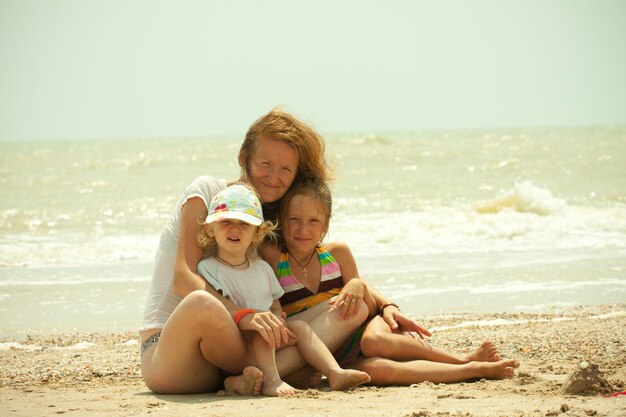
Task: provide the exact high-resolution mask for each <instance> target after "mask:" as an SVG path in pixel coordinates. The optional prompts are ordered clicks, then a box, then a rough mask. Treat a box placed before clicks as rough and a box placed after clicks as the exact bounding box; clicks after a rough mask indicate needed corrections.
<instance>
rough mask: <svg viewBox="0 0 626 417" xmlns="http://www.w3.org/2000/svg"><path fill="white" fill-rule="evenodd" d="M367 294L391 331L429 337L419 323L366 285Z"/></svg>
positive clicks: (369, 285) (370, 286) (426, 330)
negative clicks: (368, 293)
mask: <svg viewBox="0 0 626 417" xmlns="http://www.w3.org/2000/svg"><path fill="white" fill-rule="evenodd" d="M367 286H368V288H369V292H370V294H371V295H372V297H373V298H374V300H375V301H376V305H377V306H378V307H377V308H378V310H379V313H380V315H381V316H382V317H383V319H384V320H385V321H386V322H387V324H388V325H389V327H390V328H391V330H401V331H405V332H416V333H417V334H418V335H419V336H420V337H422V338H423V337H424V336H431V333H430V332H429V331H428V329H426V327H424V326H423V325H422V324H421V323H418V322H416V321H415V320H412V319H410V318H408V317H407V316H405V315H404V314H403V313H402V312H401V311H400V307H398V305H397V304H394V303H392V302H390V301H389V300H388V299H387V298H386V297H384V296H383V295H382V294H381V293H379V292H378V290H376V288H374V287H373V286H372V285H371V284H369V283H368V284H367Z"/></svg>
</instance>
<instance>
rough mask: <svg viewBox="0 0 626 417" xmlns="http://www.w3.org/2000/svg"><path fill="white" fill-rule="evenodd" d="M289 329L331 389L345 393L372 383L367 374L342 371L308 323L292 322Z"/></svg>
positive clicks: (309, 361) (299, 348) (305, 357)
mask: <svg viewBox="0 0 626 417" xmlns="http://www.w3.org/2000/svg"><path fill="white" fill-rule="evenodd" d="M289 328H290V329H291V331H293V332H294V333H295V334H296V345H297V346H298V350H299V351H300V353H301V354H302V356H303V357H304V359H305V360H306V361H307V362H308V363H309V364H310V365H312V366H313V367H314V368H316V369H319V370H320V371H322V373H323V374H324V375H326V377H327V378H328V382H329V384H330V388H331V389H333V390H335V391H344V390H347V389H349V388H352V387H356V386H358V385H362V384H365V383H367V382H369V381H370V377H369V375H368V374H367V373H365V372H362V371H358V370H355V369H342V368H341V367H340V366H339V364H338V363H337V361H336V360H335V358H334V356H333V354H332V353H330V351H329V350H328V348H327V347H326V346H325V345H324V343H323V342H322V341H321V340H320V338H319V337H318V336H317V335H316V334H315V332H313V330H312V329H311V327H310V326H309V325H308V324H307V323H306V322H304V321H301V320H293V321H290V322H289Z"/></svg>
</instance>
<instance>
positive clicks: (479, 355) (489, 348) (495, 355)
mask: <svg viewBox="0 0 626 417" xmlns="http://www.w3.org/2000/svg"><path fill="white" fill-rule="evenodd" d="M501 359H502V358H501V357H500V353H499V352H498V348H497V347H496V345H494V344H493V343H492V342H489V341H487V342H483V343H482V344H481V345H480V346H479V347H478V349H476V350H475V351H474V352H472V353H471V354H469V355H467V360H468V361H469V362H472V361H476V362H498V361H500V360H501Z"/></svg>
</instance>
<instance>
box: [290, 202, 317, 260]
mask: <svg viewBox="0 0 626 417" xmlns="http://www.w3.org/2000/svg"><path fill="white" fill-rule="evenodd" d="M325 225H326V216H325V214H324V211H323V210H322V208H321V206H320V204H319V202H318V201H317V200H316V199H313V198H311V197H309V196H305V195H296V196H294V197H293V198H292V199H291V201H289V204H288V206H287V212H286V213H284V216H283V237H284V238H285V243H286V244H287V248H288V249H289V251H290V252H292V253H310V252H311V251H312V250H313V249H315V246H316V245H317V244H318V243H319V242H320V241H321V240H322V237H324V233H325Z"/></svg>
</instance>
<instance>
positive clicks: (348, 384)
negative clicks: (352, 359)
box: [326, 368, 372, 391]
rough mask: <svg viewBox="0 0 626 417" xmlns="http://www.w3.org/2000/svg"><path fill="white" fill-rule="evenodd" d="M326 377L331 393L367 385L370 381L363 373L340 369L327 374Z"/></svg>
mask: <svg viewBox="0 0 626 417" xmlns="http://www.w3.org/2000/svg"><path fill="white" fill-rule="evenodd" d="M326 377H327V378H328V384H329V385H330V388H331V389H332V390H333V391H345V390H347V389H349V388H352V387H357V386H359V385H363V384H367V383H368V382H370V381H371V380H372V379H371V378H370V376H369V375H368V374H366V373H365V372H362V371H357V370H355V369H341V368H339V369H338V370H336V371H331V372H329V375H326Z"/></svg>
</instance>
